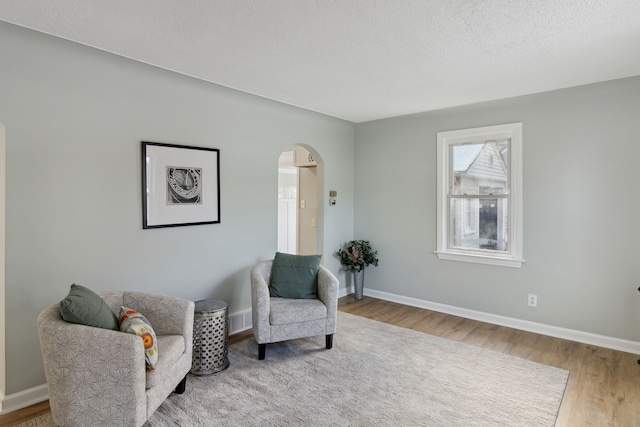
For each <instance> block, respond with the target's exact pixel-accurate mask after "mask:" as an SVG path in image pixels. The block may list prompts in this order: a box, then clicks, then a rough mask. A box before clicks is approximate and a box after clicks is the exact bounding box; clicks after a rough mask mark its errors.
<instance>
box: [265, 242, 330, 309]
mask: <svg viewBox="0 0 640 427" xmlns="http://www.w3.org/2000/svg"><path fill="white" fill-rule="evenodd" d="M321 258H322V255H291V254H283V253H280V252H276V257H275V258H274V260H273V265H272V267H271V287H270V288H269V295H271V296H272V297H280V298H307V299H311V298H318V267H319V266H320V259H321Z"/></svg>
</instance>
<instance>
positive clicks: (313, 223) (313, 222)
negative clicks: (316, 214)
mask: <svg viewBox="0 0 640 427" xmlns="http://www.w3.org/2000/svg"><path fill="white" fill-rule="evenodd" d="M311 226H312V227H313V228H316V219H315V218H311Z"/></svg>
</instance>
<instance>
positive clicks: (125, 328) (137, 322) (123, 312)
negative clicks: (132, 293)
mask: <svg viewBox="0 0 640 427" xmlns="http://www.w3.org/2000/svg"><path fill="white" fill-rule="evenodd" d="M120 330H121V331H122V332H128V333H130V334H134V335H137V336H139V337H141V338H142V342H143V343H144V353H145V355H144V359H145V364H146V366H147V370H149V371H152V370H153V368H155V366H156V363H158V339H157V338H156V333H155V332H154V331H153V328H152V327H151V323H149V320H147V318H146V317H144V316H143V315H142V314H140V313H138V312H137V311H135V310H132V309H130V308H127V307H124V306H123V307H121V308H120Z"/></svg>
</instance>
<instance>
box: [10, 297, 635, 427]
mask: <svg viewBox="0 0 640 427" xmlns="http://www.w3.org/2000/svg"><path fill="white" fill-rule="evenodd" d="M338 308H339V309H340V310H341V311H344V312H348V313H352V314H356V315H359V316H364V317H368V318H370V319H374V320H378V321H381V322H385V323H390V324H393V325H397V326H401V327H405V328H410V329H414V330H416V331H421V332H426V333H428V334H432V335H436V336H439V337H443V338H448V339H451V340H455V341H460V342H464V343H467V344H470V345H475V346H478V347H482V348H486V349H489V350H493V351H497V352H501V353H504V354H509V355H512V356H517V357H521V358H523V359H528V360H532V361H534V362H539V363H544V364H546V365H551V366H556V367H558V368H562V369H566V370H568V371H569V372H570V375H569V381H568V383H567V389H566V391H565V394H564V398H563V401H562V406H561V407H560V413H559V414H558V419H557V422H556V427H575V426H580V427H583V426H597V427H605V426H610V427H640V365H638V363H637V360H638V355H636V354H630V353H623V352H620V351H615V350H608V349H604V348H601V347H596V346H592V345H587V344H580V343H576V342H572V341H566V340H562V339H559V338H552V337H548V336H544V335H538V334H534V333H531V332H525V331H519V330H517V329H511V328H506V327H502V326H496V325H492V324H488V323H483V322H478V321H475V320H468V319H464V318H461V317H456V316H451V315H448V314H442V313H438V312H435V311H429V310H424V309H421V308H415V307H408V306H405V305H401V304H396V303H392V302H388V301H382V300H378V299H375V298H370V297H364V299H362V300H361V301H356V300H355V299H354V298H353V297H352V296H350V295H349V296H346V297H344V298H341V299H340V300H339V303H338ZM250 336H252V335H251V331H245V332H242V333H240V334H236V335H232V336H231V337H230V338H229V343H230V344H233V343H236V342H239V341H242V340H244V339H247V338H248V337H250ZM256 351H257V350H256ZM48 411H49V404H48V402H43V403H40V404H37V405H34V406H31V407H28V408H25V409H21V410H19V411H15V412H12V413H9V414H7V415H2V416H0V426H13V425H16V424H19V423H21V422H24V421H26V420H28V419H31V418H35V417H37V416H40V415H42V414H44V413H47V412H48Z"/></svg>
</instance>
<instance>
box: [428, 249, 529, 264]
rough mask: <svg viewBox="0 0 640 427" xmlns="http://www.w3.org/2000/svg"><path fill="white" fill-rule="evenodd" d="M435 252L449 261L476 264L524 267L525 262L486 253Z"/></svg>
mask: <svg viewBox="0 0 640 427" xmlns="http://www.w3.org/2000/svg"><path fill="white" fill-rule="evenodd" d="M435 254H436V255H437V256H438V259H445V260H449V261H463V262H474V263H476V264H487V265H497V266H501V267H512V268H520V267H522V263H524V260H523V259H514V258H500V257H492V256H486V255H477V254H461V253H452V252H440V251H435Z"/></svg>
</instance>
